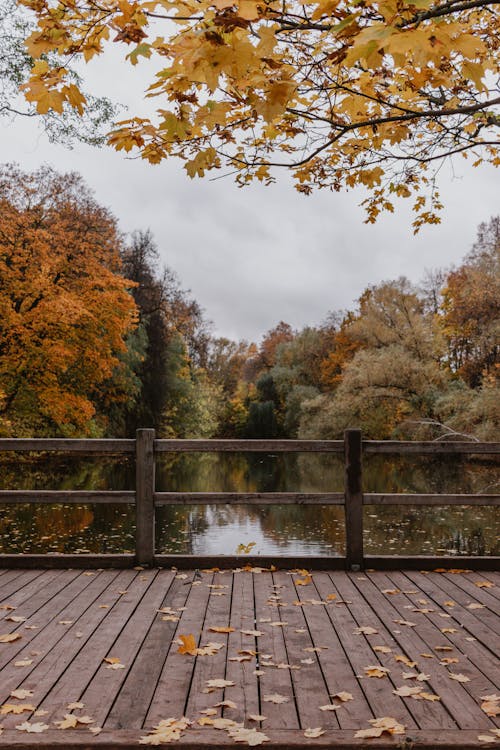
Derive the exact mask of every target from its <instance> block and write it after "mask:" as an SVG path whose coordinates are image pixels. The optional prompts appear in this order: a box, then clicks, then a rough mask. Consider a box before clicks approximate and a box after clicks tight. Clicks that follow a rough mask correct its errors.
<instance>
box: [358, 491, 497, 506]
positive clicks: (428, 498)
mask: <svg viewBox="0 0 500 750" xmlns="http://www.w3.org/2000/svg"><path fill="white" fill-rule="evenodd" d="M363 504H364V505H474V506H481V505H500V495H477V494H476V495H444V494H443V495H415V494H413V495H412V494H401V493H396V494H388V493H379V492H369V493H366V494H365V495H364V496H363Z"/></svg>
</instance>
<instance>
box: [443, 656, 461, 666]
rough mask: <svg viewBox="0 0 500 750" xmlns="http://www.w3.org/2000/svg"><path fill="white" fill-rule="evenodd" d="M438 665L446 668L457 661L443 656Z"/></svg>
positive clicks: (452, 657) (451, 657)
mask: <svg viewBox="0 0 500 750" xmlns="http://www.w3.org/2000/svg"><path fill="white" fill-rule="evenodd" d="M439 663H440V664H443V665H444V666H446V665H447V664H458V659H456V658H455V657H454V656H445V657H444V658H443V659H440V660H439Z"/></svg>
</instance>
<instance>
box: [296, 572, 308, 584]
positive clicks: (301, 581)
mask: <svg viewBox="0 0 500 750" xmlns="http://www.w3.org/2000/svg"><path fill="white" fill-rule="evenodd" d="M310 583H312V576H311V574H310V573H308V574H307V575H305V576H304V577H303V578H296V579H295V584H296V586H309V584H310Z"/></svg>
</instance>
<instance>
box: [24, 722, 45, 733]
mask: <svg viewBox="0 0 500 750" xmlns="http://www.w3.org/2000/svg"><path fill="white" fill-rule="evenodd" d="M48 728H49V725H48V724H42V722H41V721H38V722H35V723H33V724H30V723H29V721H23V723H22V724H17V725H16V729H19V731H20V732H36V733H40V732H45V730H46V729H48Z"/></svg>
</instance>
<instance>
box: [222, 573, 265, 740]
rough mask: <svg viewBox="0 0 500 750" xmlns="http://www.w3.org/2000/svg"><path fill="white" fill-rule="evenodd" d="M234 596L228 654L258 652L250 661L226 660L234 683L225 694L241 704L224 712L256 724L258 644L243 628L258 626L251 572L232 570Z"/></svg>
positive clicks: (227, 672) (228, 671)
mask: <svg viewBox="0 0 500 750" xmlns="http://www.w3.org/2000/svg"><path fill="white" fill-rule="evenodd" d="M232 578H233V595H232V597H231V616H230V620H229V625H230V626H231V627H232V628H234V632H233V633H230V634H229V637H228V642H227V654H228V656H229V655H233V654H237V653H238V651H245V650H247V651H257V656H256V658H255V659H252V660H251V661H243V662H234V661H227V663H226V680H230V681H231V682H234V683H235V684H234V687H230V688H227V690H226V692H225V695H226V696H227V698H228V699H229V700H232V701H234V702H235V703H236V705H237V706H238V708H237V709H230V710H229V711H228V712H227V714H226V710H225V709H224V711H223V715H225V716H227V717H228V718H231V719H234V720H235V721H238V722H243V721H245V724H246V726H256V727H259V726H260V725H259V724H250V723H249V722H248V715H249V714H259V713H260V703H259V682H258V681H259V678H258V676H257V675H255V674H254V672H255V671H256V670H257V665H258V661H257V657H258V656H259V654H258V645H257V644H256V639H255V637H254V636H253V635H246V634H245V633H242V632H241V631H242V630H253V629H254V628H255V627H256V613H255V608H254V590H253V579H254V576H253V574H252V573H250V572H249V571H240V572H239V573H233V576H232Z"/></svg>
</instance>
